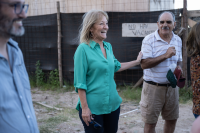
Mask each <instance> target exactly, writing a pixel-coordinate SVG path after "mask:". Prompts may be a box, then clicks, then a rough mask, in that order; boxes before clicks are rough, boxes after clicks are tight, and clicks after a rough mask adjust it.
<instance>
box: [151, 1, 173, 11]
mask: <svg viewBox="0 0 200 133" xmlns="http://www.w3.org/2000/svg"><path fill="white" fill-rule="evenodd" d="M174 2H175V1H174V0H150V11H159V10H169V9H174Z"/></svg>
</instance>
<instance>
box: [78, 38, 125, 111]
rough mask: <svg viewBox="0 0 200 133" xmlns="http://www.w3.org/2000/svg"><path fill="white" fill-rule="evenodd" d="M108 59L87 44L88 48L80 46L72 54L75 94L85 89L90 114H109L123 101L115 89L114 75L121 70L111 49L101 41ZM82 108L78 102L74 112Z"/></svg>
mask: <svg viewBox="0 0 200 133" xmlns="http://www.w3.org/2000/svg"><path fill="white" fill-rule="evenodd" d="M103 44H104V48H105V50H106V55H107V59H106V58H105V57H104V56H103V53H102V51H101V49H100V45H99V44H98V43H96V42H94V41H90V46H89V45H87V44H85V43H82V44H80V45H79V46H78V48H77V50H76V52H75V55H74V87H75V91H76V92H78V89H84V90H85V91H86V99H87V103H88V107H89V109H90V111H91V112H92V114H96V115H101V114H109V113H111V112H112V111H115V110H117V109H118V108H119V106H120V104H121V102H122V99H121V97H120V96H119V95H118V92H117V90H116V84H115V81H114V73H115V72H117V71H118V70H119V69H120V68H121V64H120V62H119V61H118V60H117V59H115V56H114V55H113V51H112V46H111V44H110V43H108V42H103ZM80 106H81V102H80V99H78V103H77V106H76V109H77V110H79V107H80Z"/></svg>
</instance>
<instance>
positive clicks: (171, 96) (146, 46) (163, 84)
mask: <svg viewBox="0 0 200 133" xmlns="http://www.w3.org/2000/svg"><path fill="white" fill-rule="evenodd" d="M157 25H158V30H156V31H155V32H154V33H152V34H150V35H148V36H146V37H145V38H144V40H143V42H142V53H143V57H142V60H141V67H142V69H144V70H143V71H144V77H143V78H144V82H143V88H142V95H141V101H140V108H141V115H142V119H143V121H144V123H145V126H144V133H155V126H156V123H157V121H158V117H159V115H160V113H161V115H162V118H163V119H164V120H165V124H164V129H163V131H164V133H173V132H174V130H175V125H176V121H177V119H178V117H179V102H178V100H179V93H178V89H179V88H178V87H177V86H176V87H175V88H172V86H171V85H170V83H169V81H168V79H167V78H166V75H167V72H168V70H169V66H170V65H171V64H176V65H177V67H178V68H179V69H181V64H182V41H181V39H180V37H178V36H177V35H175V34H174V33H173V31H172V30H173V29H174V28H175V26H176V22H175V15H174V14H173V13H172V12H168V11H165V12H162V13H161V14H160V15H159V17H158V22H157ZM181 71H182V69H181Z"/></svg>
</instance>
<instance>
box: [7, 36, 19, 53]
mask: <svg viewBox="0 0 200 133" xmlns="http://www.w3.org/2000/svg"><path fill="white" fill-rule="evenodd" d="M7 44H8V45H10V46H12V47H14V48H16V49H17V50H18V43H17V42H15V41H14V40H13V39H11V38H10V39H9V40H8V43H7Z"/></svg>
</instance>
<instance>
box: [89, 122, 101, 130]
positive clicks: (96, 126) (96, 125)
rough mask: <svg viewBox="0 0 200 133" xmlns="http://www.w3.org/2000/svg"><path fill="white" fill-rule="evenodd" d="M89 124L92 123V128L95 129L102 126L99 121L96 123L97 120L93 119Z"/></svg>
mask: <svg viewBox="0 0 200 133" xmlns="http://www.w3.org/2000/svg"><path fill="white" fill-rule="evenodd" d="M90 124H92V125H94V128H95V129H99V128H101V127H102V126H101V125H100V124H99V123H97V122H96V121H94V120H91V122H90Z"/></svg>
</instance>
